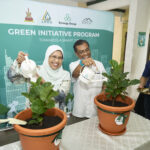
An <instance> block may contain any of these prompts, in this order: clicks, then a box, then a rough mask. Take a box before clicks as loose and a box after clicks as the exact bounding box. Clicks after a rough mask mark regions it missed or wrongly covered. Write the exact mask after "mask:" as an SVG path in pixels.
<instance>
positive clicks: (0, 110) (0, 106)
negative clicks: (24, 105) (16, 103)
mask: <svg viewBox="0 0 150 150" xmlns="http://www.w3.org/2000/svg"><path fill="white" fill-rule="evenodd" d="M8 111H9V108H8V107H6V106H4V105H3V104H0V115H5V114H6V113H7V112H8Z"/></svg>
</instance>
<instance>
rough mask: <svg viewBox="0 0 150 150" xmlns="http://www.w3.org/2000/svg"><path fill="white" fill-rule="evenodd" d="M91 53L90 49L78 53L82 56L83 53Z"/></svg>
mask: <svg viewBox="0 0 150 150" xmlns="http://www.w3.org/2000/svg"><path fill="white" fill-rule="evenodd" d="M89 51H90V49H89V48H86V49H85V50H78V51H77V53H79V54H80V55H82V54H83V53H87V52H89Z"/></svg>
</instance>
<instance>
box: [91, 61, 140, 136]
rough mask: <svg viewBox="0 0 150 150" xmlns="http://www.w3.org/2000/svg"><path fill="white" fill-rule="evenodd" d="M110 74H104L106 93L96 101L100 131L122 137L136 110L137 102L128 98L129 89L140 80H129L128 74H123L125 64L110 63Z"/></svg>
mask: <svg viewBox="0 0 150 150" xmlns="http://www.w3.org/2000/svg"><path fill="white" fill-rule="evenodd" d="M110 65H111V70H110V74H108V73H103V76H105V77H106V78H107V82H104V85H105V86H106V88H105V90H104V92H102V93H100V94H99V95H97V96H96V97H95V99H94V102H95V104H96V105H97V110H98V118H99V121H100V123H99V129H100V130H101V131H102V132H104V133H106V134H109V135H121V134H123V133H124V132H125V131H126V124H127V122H128V119H129V115H130V111H131V110H132V109H133V108H134V106H135V102H134V100H133V99H131V98H130V97H128V96H127V91H126V90H127V88H128V87H129V86H131V85H136V84H138V83H139V80H137V79H134V80H130V79H128V78H127V75H128V72H123V71H122V68H123V63H120V64H118V62H117V61H115V60H111V61H110Z"/></svg>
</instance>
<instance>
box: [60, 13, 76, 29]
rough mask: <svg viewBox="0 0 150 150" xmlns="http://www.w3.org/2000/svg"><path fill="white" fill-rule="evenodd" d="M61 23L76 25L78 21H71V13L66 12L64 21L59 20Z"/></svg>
mask: <svg viewBox="0 0 150 150" xmlns="http://www.w3.org/2000/svg"><path fill="white" fill-rule="evenodd" d="M58 23H59V24H63V25H71V26H76V25H77V23H74V22H72V21H71V17H70V15H69V14H66V15H65V17H64V21H59V22H58Z"/></svg>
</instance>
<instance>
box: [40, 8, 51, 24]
mask: <svg viewBox="0 0 150 150" xmlns="http://www.w3.org/2000/svg"><path fill="white" fill-rule="evenodd" d="M42 23H52V21H51V16H50V15H49V13H48V12H47V10H46V12H45V14H44V16H43V17H42Z"/></svg>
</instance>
